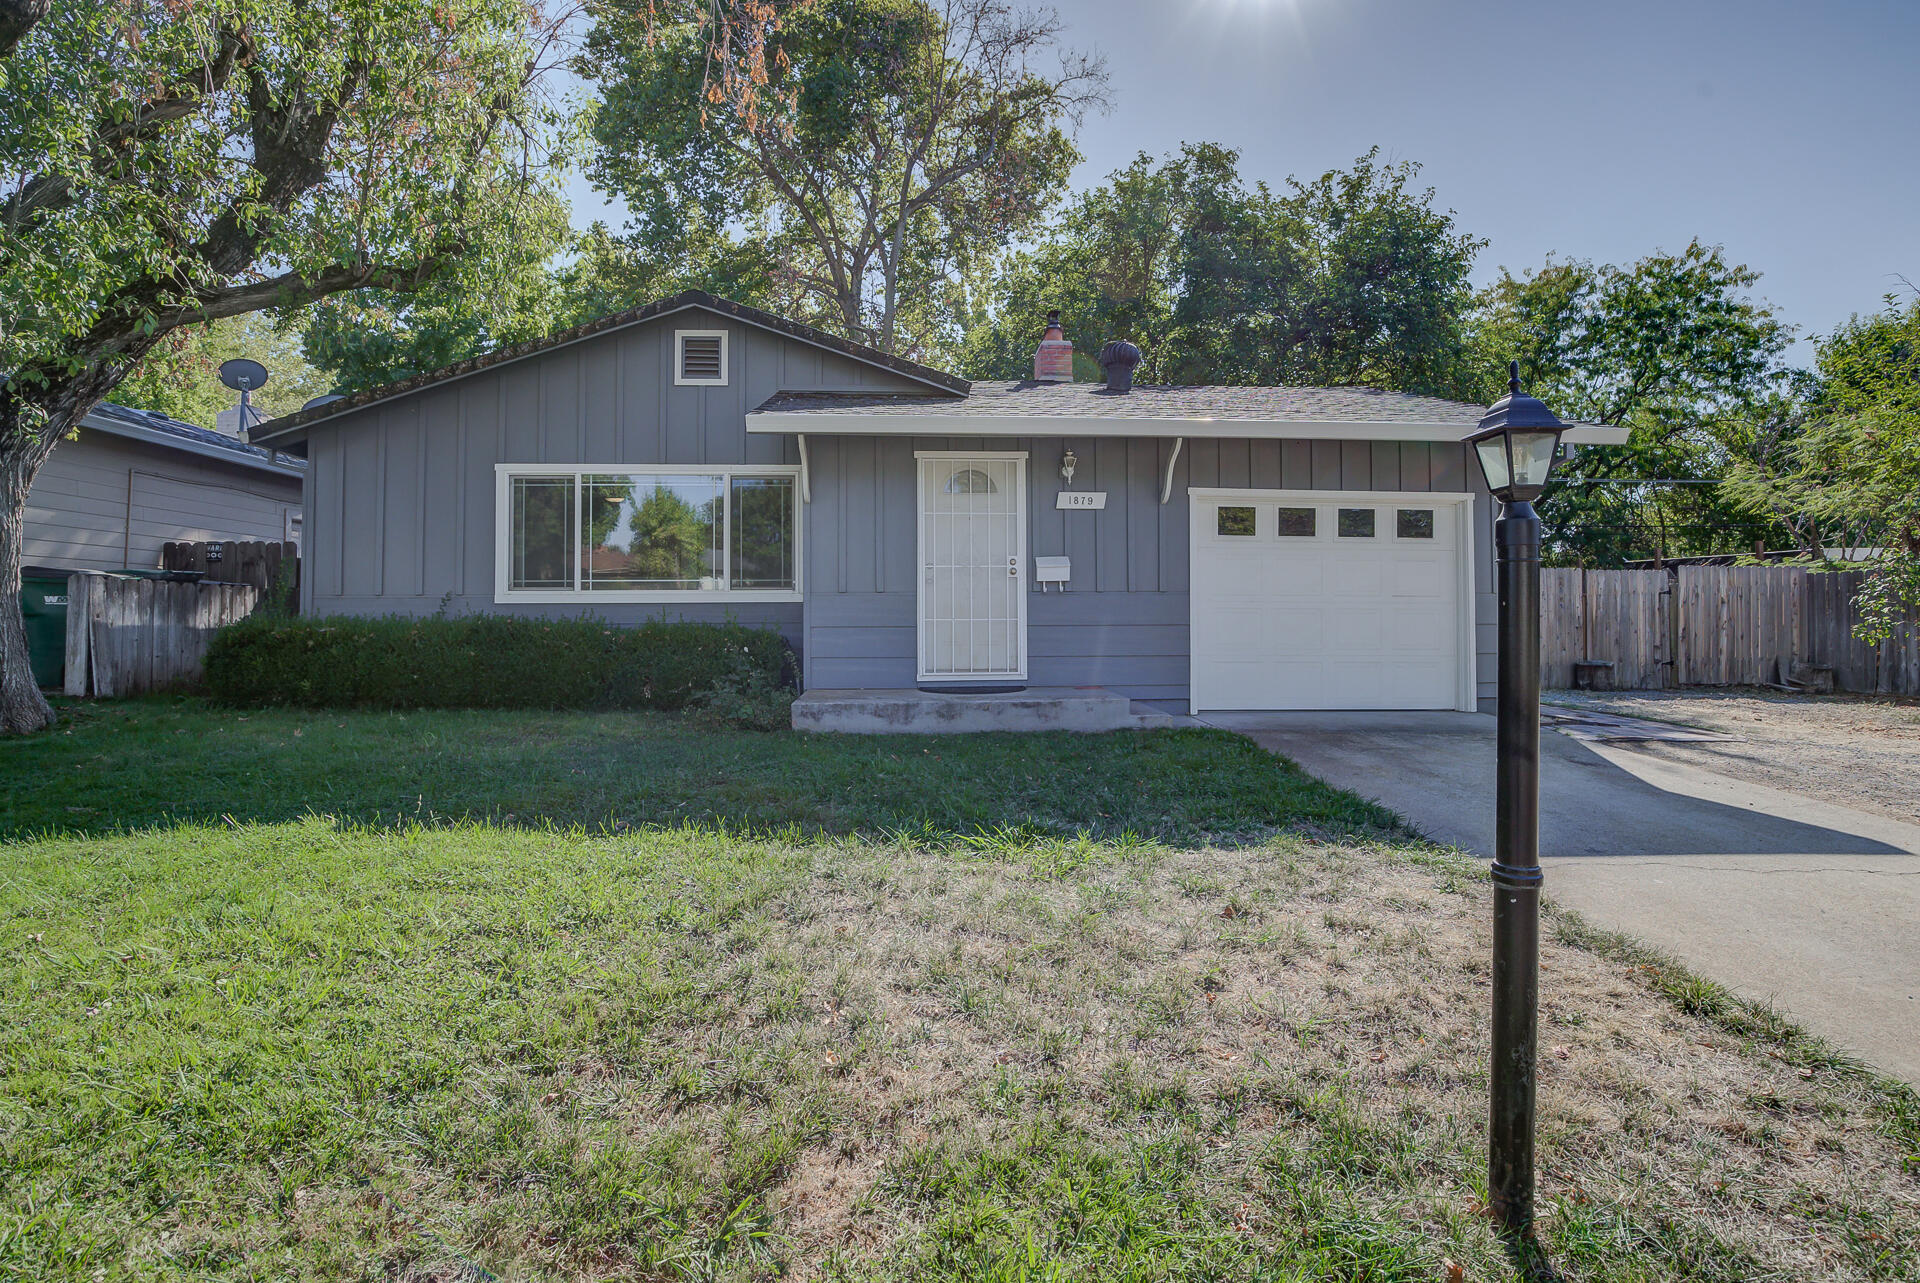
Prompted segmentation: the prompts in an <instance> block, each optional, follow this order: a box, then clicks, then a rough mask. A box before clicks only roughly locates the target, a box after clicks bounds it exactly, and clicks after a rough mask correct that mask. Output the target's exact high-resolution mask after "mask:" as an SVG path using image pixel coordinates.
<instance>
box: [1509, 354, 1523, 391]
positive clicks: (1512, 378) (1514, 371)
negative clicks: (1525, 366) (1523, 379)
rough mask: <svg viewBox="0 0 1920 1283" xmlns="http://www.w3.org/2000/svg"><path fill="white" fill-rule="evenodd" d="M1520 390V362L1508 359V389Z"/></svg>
mask: <svg viewBox="0 0 1920 1283" xmlns="http://www.w3.org/2000/svg"><path fill="white" fill-rule="evenodd" d="M1519 390H1520V362H1518V361H1508V362H1507V391H1509V392H1518V391H1519Z"/></svg>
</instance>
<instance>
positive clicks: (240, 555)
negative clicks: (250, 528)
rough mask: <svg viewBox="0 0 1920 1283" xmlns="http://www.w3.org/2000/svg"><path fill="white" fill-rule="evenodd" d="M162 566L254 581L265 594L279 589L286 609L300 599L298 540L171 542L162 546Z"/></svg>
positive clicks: (227, 580)
mask: <svg viewBox="0 0 1920 1283" xmlns="http://www.w3.org/2000/svg"><path fill="white" fill-rule="evenodd" d="M160 568H161V569H162V570H197V571H199V572H200V574H201V575H203V576H205V577H206V578H208V579H217V580H220V581H221V582H223V583H230V584H251V585H252V586H253V587H255V588H257V589H259V590H260V593H261V595H262V596H270V595H272V594H274V593H279V594H281V597H280V604H281V606H282V607H283V608H284V609H286V610H292V609H294V607H295V605H296V603H298V602H299V600H300V547H299V545H298V544H292V543H263V542H261V541H258V540H243V539H224V540H200V541H198V542H195V543H187V542H179V543H170V544H166V545H164V546H163V547H162V548H161V549H160Z"/></svg>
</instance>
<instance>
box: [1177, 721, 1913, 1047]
mask: <svg viewBox="0 0 1920 1283" xmlns="http://www.w3.org/2000/svg"><path fill="white" fill-rule="evenodd" d="M1204 720H1205V721H1207V722H1209V723H1211V724H1212V725H1215V726H1220V727H1224V728H1226V729H1229V730H1235V731H1240V732H1242V733H1244V734H1247V735H1249V736H1251V737H1252V738H1253V739H1254V741H1255V742H1257V743H1258V744H1260V745H1261V746H1262V747H1264V748H1267V749H1270V750H1272V751H1273V752H1276V753H1280V754H1283V755H1285V756H1287V757H1290V758H1292V759H1293V760H1294V761H1296V762H1298V763H1299V764H1300V765H1301V766H1302V767H1303V768H1305V769H1306V770H1307V771H1308V772H1310V773H1311V774H1313V775H1316V776H1319V777H1320V778H1321V779H1324V780H1326V781H1327V782H1329V783H1331V784H1334V785H1337V786H1339V787H1341V788H1344V789H1349V790H1351V791H1353V792H1355V793H1359V794H1361V795H1363V796H1366V797H1370V798H1373V799H1376V800H1378V801H1379V802H1381V803H1383V804H1384V805H1386V806H1387V807H1389V808H1391V809H1392V810H1394V811H1396V812H1398V813H1399V814H1400V815H1402V816H1405V817H1406V818H1407V820H1408V822H1409V823H1411V824H1412V825H1413V826H1414V827H1415V828H1417V829H1419V830H1420V831H1421V832H1423V833H1425V834H1426V835H1427V836H1429V837H1431V838H1433V839H1435V840H1436V841H1440V842H1444V843H1448V844H1450V845H1454V846H1459V847H1462V848H1464V849H1466V850H1469V851H1474V852H1477V853H1479V854H1482V855H1490V854H1491V853H1492V850H1493V796H1494V771H1493V753H1494V741H1493V725H1494V723H1493V718H1492V717H1489V716H1486V715H1483V714H1477V713H1210V714H1207V715H1206V717H1205V718H1204ZM1540 759H1541V760H1540V812H1541V824H1540V850H1541V856H1542V863H1544V864H1545V865H1546V866H1547V883H1546V888H1547V894H1548V895H1549V896H1551V897H1552V898H1553V899H1554V900H1556V901H1557V902H1559V903H1560V904H1563V905H1566V906H1567V907H1569V908H1572V909H1576V910H1578V911H1579V912H1580V913H1581V914H1582V915H1583V916H1585V917H1586V918H1587V919H1588V920H1589V921H1591V922H1593V923H1595V924H1597V925H1599V926H1603V927H1610V928H1612V929H1614V930H1619V931H1625V932H1627V933H1629V934H1631V935H1635V936H1638V937H1639V938H1641V939H1643V940H1645V941H1647V942H1648V943H1650V944H1653V945H1656V946H1658V947H1660V948H1662V949H1665V950H1667V951H1668V952H1670V953H1673V954H1674V955H1676V956H1677V957H1680V958H1682V959H1684V960H1685V961H1686V962H1687V963H1688V964H1689V965H1691V966H1692V967H1694V968H1695V969H1696V970H1698V971H1700V972H1701V973H1702V974H1703V975H1707V976H1710V977H1712V978H1713V979H1716V980H1719V981H1721V982H1722V983H1724V984H1727V985H1729V986H1731V987H1732V988H1734V989H1736V990H1738V991H1739V992H1741V993H1742V994H1744V995H1746V996H1748V997H1752V998H1759V999H1764V1000H1767V1001H1770V1002H1774V1003H1777V1004H1778V1005H1779V1006H1780V1007H1781V1008H1782V1009H1783V1010H1785V1011H1786V1012H1787V1013H1788V1014H1790V1015H1791V1016H1792V1017H1793V1018H1795V1019H1796V1020H1798V1021H1800V1022H1801V1023H1802V1024H1804V1025H1805V1026H1807V1027H1808V1028H1809V1029H1812V1030H1814V1031H1815V1032H1817V1033H1819V1034H1822V1035H1823V1036H1825V1037H1827V1038H1829V1039H1831V1040H1832V1041H1834V1042H1836V1043H1838V1044H1840V1045H1842V1046H1845V1047H1847V1048H1850V1049H1851V1050H1853V1051H1855V1052H1858V1053H1859V1054H1860V1055H1861V1056H1862V1057H1864V1058H1865V1059H1867V1060H1868V1061H1870V1062H1871V1063H1873V1064H1875V1065H1877V1066H1879V1067H1880V1068H1882V1069H1884V1070H1886V1071H1887V1072H1889V1073H1892V1074H1896V1075H1898V1076H1900V1077H1903V1078H1905V1079H1907V1080H1908V1081H1909V1082H1914V1083H1920V824H1907V823H1902V822H1900V821H1897V820H1892V819H1887V818H1885V817H1882V816H1876V815H1867V814H1863V813H1862V812H1859V811H1853V810H1849V809H1847V808H1845V807H1841V806H1836V805H1832V804H1830V803H1825V802H1821V801H1817V800H1814V799H1812V798H1807V797H1801V796H1798V795H1796V794H1791V793H1784V792H1781V791H1779V790H1777V789H1767V788H1763V787H1760V786H1758V785H1753V784H1747V783H1744V782H1742V781H1739V780H1735V779H1731V778H1729V777H1727V776H1724V775H1718V774H1714V773H1712V772H1708V771H1703V770H1700V769H1698V768H1695V767H1689V766H1682V765H1678V764H1675V763H1671V762H1666V761H1662V760H1660V759H1658V758H1655V757H1652V756H1649V755H1648V754H1645V753H1638V752H1635V751H1634V750H1633V748H1632V746H1631V742H1630V741H1627V742H1620V741H1591V740H1575V739H1573V738H1570V737H1568V736H1566V735H1563V734H1559V733H1557V732H1554V731H1551V730H1549V731H1545V732H1544V733H1543V734H1542V735H1541V740H1540Z"/></svg>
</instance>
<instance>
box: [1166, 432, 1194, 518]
mask: <svg viewBox="0 0 1920 1283" xmlns="http://www.w3.org/2000/svg"><path fill="white" fill-rule="evenodd" d="M1186 441H1187V439H1186V438H1185V437H1175V438H1174V439H1173V453H1172V454H1170V455H1168V456H1167V475H1166V477H1165V478H1164V479H1163V480H1162V481H1161V482H1160V502H1161V504H1162V505H1163V506H1164V505H1165V504H1166V502H1167V500H1168V499H1171V498H1172V497H1173V465H1174V464H1176V463H1178V462H1180V447H1181V446H1183V445H1185V444H1186Z"/></svg>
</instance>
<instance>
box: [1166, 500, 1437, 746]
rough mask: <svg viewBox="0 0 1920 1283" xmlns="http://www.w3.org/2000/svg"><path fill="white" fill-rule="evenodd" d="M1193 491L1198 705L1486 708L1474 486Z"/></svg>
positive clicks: (1193, 693)
mask: <svg viewBox="0 0 1920 1283" xmlns="http://www.w3.org/2000/svg"><path fill="white" fill-rule="evenodd" d="M1192 496H1193V503H1192V512H1193V576H1192V593H1193V598H1192V663H1193V676H1192V690H1191V700H1192V707H1193V710H1194V711H1195V712H1202V711H1206V710H1224V709H1288V708H1325V709H1337V708H1393V709H1415V708H1467V709H1470V708H1472V707H1473V695H1474V688H1473V670H1472V661H1473V642H1472V637H1473V634H1472V617H1471V615H1470V613H1469V610H1468V603H1470V602H1471V601H1472V589H1471V582H1472V581H1471V574H1472V561H1471V555H1472V539H1471V536H1470V525H1469V517H1470V514H1471V506H1470V503H1469V497H1468V496H1466V495H1462V494H1376V493H1356V492H1347V493H1335V494H1328V493H1327V492H1325V491H1320V492H1317V493H1316V492H1312V491H1294V492H1287V491H1260V490H1245V491H1227V490H1195V491H1193V492H1192Z"/></svg>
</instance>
